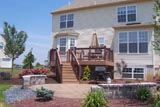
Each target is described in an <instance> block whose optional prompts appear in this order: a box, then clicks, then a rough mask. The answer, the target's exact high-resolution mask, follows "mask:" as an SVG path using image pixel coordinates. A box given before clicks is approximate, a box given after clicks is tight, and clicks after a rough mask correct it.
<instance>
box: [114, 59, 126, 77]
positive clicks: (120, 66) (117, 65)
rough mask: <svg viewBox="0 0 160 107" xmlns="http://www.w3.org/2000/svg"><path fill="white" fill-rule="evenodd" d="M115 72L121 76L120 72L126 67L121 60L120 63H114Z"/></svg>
mask: <svg viewBox="0 0 160 107" xmlns="http://www.w3.org/2000/svg"><path fill="white" fill-rule="evenodd" d="M116 67H117V71H118V72H119V73H120V74H121V75H122V72H123V71H124V69H125V68H126V67H127V64H126V62H124V60H121V62H117V63H116Z"/></svg>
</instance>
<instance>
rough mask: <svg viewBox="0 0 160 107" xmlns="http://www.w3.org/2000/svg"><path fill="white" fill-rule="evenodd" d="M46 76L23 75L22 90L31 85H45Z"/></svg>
mask: <svg viewBox="0 0 160 107" xmlns="http://www.w3.org/2000/svg"><path fill="white" fill-rule="evenodd" d="M45 79H46V75H25V76H23V88H27V87H29V86H32V85H38V84H45Z"/></svg>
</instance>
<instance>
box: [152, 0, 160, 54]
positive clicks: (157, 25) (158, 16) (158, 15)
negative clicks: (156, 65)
mask: <svg viewBox="0 0 160 107" xmlns="http://www.w3.org/2000/svg"><path fill="white" fill-rule="evenodd" d="M154 11H155V16H153V19H154V41H153V47H154V49H155V50H158V51H160V1H159V0H156V2H155V5H154Z"/></svg>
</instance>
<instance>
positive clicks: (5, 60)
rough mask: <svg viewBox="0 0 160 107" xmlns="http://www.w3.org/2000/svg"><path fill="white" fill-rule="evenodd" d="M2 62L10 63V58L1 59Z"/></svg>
mask: <svg viewBox="0 0 160 107" xmlns="http://www.w3.org/2000/svg"><path fill="white" fill-rule="evenodd" d="M2 61H4V62H9V61H11V58H2Z"/></svg>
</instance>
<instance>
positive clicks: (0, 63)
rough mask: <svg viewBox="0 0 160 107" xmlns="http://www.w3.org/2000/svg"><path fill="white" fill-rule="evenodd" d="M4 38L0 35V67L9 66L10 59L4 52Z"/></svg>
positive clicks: (10, 64) (10, 65)
mask: <svg viewBox="0 0 160 107" xmlns="http://www.w3.org/2000/svg"><path fill="white" fill-rule="evenodd" d="M5 44H6V43H5V39H4V36H3V35H0V68H11V67H12V60H11V58H9V57H7V56H6V55H5V54H4V46H5Z"/></svg>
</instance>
